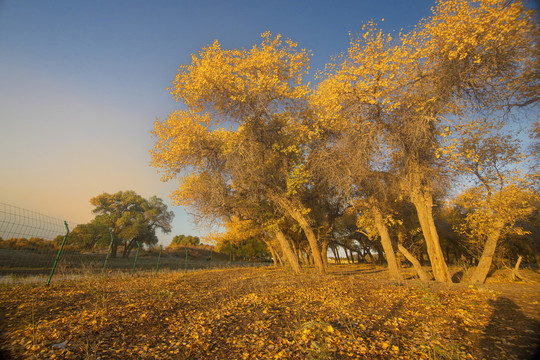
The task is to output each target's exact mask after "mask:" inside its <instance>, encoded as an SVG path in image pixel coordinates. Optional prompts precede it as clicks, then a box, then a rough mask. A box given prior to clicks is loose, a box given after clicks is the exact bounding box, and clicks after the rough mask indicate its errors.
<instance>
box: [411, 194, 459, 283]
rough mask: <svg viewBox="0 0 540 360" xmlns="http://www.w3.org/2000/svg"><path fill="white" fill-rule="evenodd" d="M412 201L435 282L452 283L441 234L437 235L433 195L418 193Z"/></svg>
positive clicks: (412, 197)
mask: <svg viewBox="0 0 540 360" xmlns="http://www.w3.org/2000/svg"><path fill="white" fill-rule="evenodd" d="M411 200H412V203H413V204H414V207H415V208H416V212H417V214H418V220H419V221H420V226H421V228H422V234H423V235H424V239H425V241H426V246H427V251H428V256H429V260H430V262H431V268H432V269H433V275H434V276H435V280H436V281H439V282H445V283H450V282H452V277H451V276H450V271H448V267H447V266H446V262H445V261H444V256H443V253H442V250H441V244H440V242H439V234H438V233H437V229H436V228H435V221H434V220H433V209H432V208H433V199H432V197H431V194H425V193H423V192H421V191H416V192H415V193H414V195H413V196H411Z"/></svg>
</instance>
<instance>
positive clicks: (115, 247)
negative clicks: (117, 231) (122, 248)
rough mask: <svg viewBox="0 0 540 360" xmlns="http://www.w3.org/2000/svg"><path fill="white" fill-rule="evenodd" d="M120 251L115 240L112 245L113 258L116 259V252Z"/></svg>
mask: <svg viewBox="0 0 540 360" xmlns="http://www.w3.org/2000/svg"><path fill="white" fill-rule="evenodd" d="M117 252H118V244H116V242H114V241H113V243H112V245H111V258H113V259H116V253H117Z"/></svg>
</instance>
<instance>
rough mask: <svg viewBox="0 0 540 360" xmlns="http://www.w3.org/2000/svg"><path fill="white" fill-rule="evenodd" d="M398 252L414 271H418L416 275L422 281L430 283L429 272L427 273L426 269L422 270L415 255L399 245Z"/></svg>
mask: <svg viewBox="0 0 540 360" xmlns="http://www.w3.org/2000/svg"><path fill="white" fill-rule="evenodd" d="M398 250H399V252H400V253H402V254H403V256H405V258H406V259H407V260H409V262H410V263H411V264H412V265H413V267H414V270H415V271H416V274H417V275H418V277H419V278H420V280H422V281H429V276H428V274H427V272H425V271H424V269H422V266H421V265H420V262H419V261H418V259H417V258H415V257H414V255H413V254H411V253H410V252H409V251H408V250H407V249H405V248H404V247H403V245H401V244H398Z"/></svg>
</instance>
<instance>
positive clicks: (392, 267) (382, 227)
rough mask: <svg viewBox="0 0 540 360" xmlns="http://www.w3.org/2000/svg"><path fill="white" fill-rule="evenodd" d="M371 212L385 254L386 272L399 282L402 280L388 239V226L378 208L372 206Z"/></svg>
mask: <svg viewBox="0 0 540 360" xmlns="http://www.w3.org/2000/svg"><path fill="white" fill-rule="evenodd" d="M371 213H372V215H373V219H374V220H375V227H376V228H377V231H378V232H379V236H380V237H381V244H382V247H383V250H384V253H385V254H386V262H387V263H388V272H389V274H390V278H391V279H392V280H396V281H399V282H401V281H403V278H402V277H401V273H400V272H399V268H398V265H397V260H396V254H395V253H394V249H393V248H392V240H391V239H390V234H389V233H388V227H387V226H386V224H385V223H384V220H383V218H382V215H381V213H380V211H379V209H376V208H373V209H371Z"/></svg>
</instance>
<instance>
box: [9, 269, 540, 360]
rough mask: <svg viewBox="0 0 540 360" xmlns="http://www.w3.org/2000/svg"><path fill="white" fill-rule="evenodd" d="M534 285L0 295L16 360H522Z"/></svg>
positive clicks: (273, 275)
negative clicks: (131, 359)
mask: <svg viewBox="0 0 540 360" xmlns="http://www.w3.org/2000/svg"><path fill="white" fill-rule="evenodd" d="M526 275H527V277H528V278H529V279H531V280H533V281H535V282H527V283H524V282H514V283H510V282H509V280H507V279H506V278H505V277H504V276H503V278H505V279H506V280H505V279H501V281H497V282H494V281H490V282H489V283H487V284H486V285H484V286H481V287H478V288H474V287H469V286H467V285H463V284H451V285H446V284H437V283H421V282H418V281H416V280H406V281H405V282H404V283H402V284H396V283H394V282H391V281H389V280H387V276H388V275H387V272H386V270H385V269H384V268H379V267H375V266H371V265H347V266H341V265H333V266H330V268H329V273H328V274H326V275H318V274H316V273H315V272H314V270H313V269H306V270H305V271H304V272H303V273H302V274H300V275H294V274H292V273H291V272H289V271H287V270H283V269H276V268H272V267H266V268H239V269H224V270H210V271H193V272H187V273H185V272H168V273H162V274H158V275H157V276H155V275H152V274H150V273H148V274H139V276H135V277H131V276H129V275H113V274H111V275H109V276H108V277H99V276H93V277H87V278H80V279H78V280H66V281H57V282H53V284H51V286H49V287H46V286H43V285H42V284H39V285H38V284H34V285H31V284H4V285H1V286H0V319H3V320H2V323H1V324H0V331H1V340H0V341H1V343H0V346H1V348H2V349H3V350H4V352H5V353H6V354H8V355H9V356H10V357H11V358H15V359H54V358H57V359H129V358H133V359H527V358H532V357H533V356H534V351H535V350H536V347H537V345H538V344H539V343H540V335H539V334H540V326H539V324H540V285H539V284H540V281H537V280H538V279H539V278H540V276H539V274H538V272H535V271H530V272H528V273H526Z"/></svg>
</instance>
